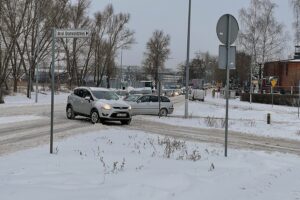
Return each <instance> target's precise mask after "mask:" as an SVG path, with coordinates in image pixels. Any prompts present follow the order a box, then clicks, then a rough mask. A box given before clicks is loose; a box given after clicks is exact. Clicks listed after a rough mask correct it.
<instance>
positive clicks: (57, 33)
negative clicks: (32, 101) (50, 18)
mask: <svg viewBox="0 0 300 200" xmlns="http://www.w3.org/2000/svg"><path fill="white" fill-rule="evenodd" d="M89 37H90V31H89V30H85V29H56V28H53V29H52V65H51V66H52V68H51V125H50V153H51V154H52V153H53V118H54V116H53V115H54V86H55V40H56V38H89Z"/></svg>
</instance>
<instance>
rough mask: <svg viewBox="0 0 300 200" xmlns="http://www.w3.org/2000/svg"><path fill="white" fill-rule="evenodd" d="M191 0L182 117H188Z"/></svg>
mask: <svg viewBox="0 0 300 200" xmlns="http://www.w3.org/2000/svg"><path fill="white" fill-rule="evenodd" d="M191 3H192V2H191V0H189V11H188V31H187V32H188V33H187V52H186V63H185V65H186V66H185V109H184V117H185V118H186V119H187V118H188V114H189V112H188V104H189V76H190V75H189V68H190V66H189V64H190V33H191Z"/></svg>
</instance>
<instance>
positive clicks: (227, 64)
mask: <svg viewBox="0 0 300 200" xmlns="http://www.w3.org/2000/svg"><path fill="white" fill-rule="evenodd" d="M227 17H228V20H227V21H228V24H227V31H228V32H227V43H226V47H227V51H226V116H225V157H227V143H228V105H229V72H230V69H229V50H230V26H231V20H230V19H231V18H230V15H228V16H227Z"/></svg>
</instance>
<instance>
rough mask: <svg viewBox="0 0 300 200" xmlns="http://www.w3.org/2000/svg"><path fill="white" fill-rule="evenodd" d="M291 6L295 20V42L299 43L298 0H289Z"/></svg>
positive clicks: (299, 0) (299, 4) (299, 11)
mask: <svg viewBox="0 0 300 200" xmlns="http://www.w3.org/2000/svg"><path fill="white" fill-rule="evenodd" d="M290 4H291V6H292V8H293V12H294V17H295V21H294V23H293V26H294V29H295V44H296V45H297V46H299V45H300V0H290Z"/></svg>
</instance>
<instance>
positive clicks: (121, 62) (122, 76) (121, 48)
mask: <svg viewBox="0 0 300 200" xmlns="http://www.w3.org/2000/svg"><path fill="white" fill-rule="evenodd" d="M122 70H123V48H121V79H120V81H121V84H120V88H121V89H123V88H122V80H123V71H122Z"/></svg>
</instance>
